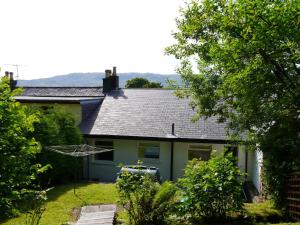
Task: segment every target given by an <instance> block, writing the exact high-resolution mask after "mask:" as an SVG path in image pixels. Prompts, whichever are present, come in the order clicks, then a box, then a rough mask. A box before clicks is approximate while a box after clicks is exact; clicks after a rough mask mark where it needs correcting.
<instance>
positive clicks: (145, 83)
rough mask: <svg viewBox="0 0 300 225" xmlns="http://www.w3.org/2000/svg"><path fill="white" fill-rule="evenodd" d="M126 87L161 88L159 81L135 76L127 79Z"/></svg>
mask: <svg viewBox="0 0 300 225" xmlns="http://www.w3.org/2000/svg"><path fill="white" fill-rule="evenodd" d="M125 87H126V88H162V87H163V86H162V85H161V83H158V82H150V81H149V80H148V79H146V78H143V77H135V78H132V79H131V80H128V81H127V82H126V84H125Z"/></svg>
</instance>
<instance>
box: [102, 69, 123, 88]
mask: <svg viewBox="0 0 300 225" xmlns="http://www.w3.org/2000/svg"><path fill="white" fill-rule="evenodd" d="M118 89H119V77H118V75H117V67H113V71H111V70H105V78H103V92H104V93H107V92H110V91H113V90H118Z"/></svg>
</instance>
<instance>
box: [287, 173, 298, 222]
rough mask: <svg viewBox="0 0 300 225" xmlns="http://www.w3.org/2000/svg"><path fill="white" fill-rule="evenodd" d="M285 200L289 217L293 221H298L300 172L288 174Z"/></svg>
mask: <svg viewBox="0 0 300 225" xmlns="http://www.w3.org/2000/svg"><path fill="white" fill-rule="evenodd" d="M287 200H288V209H289V212H290V215H291V216H292V218H293V219H295V220H300V172H294V173H291V174H289V177H288V181H287Z"/></svg>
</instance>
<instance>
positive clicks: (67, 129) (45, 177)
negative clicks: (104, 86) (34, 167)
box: [33, 106, 82, 185]
mask: <svg viewBox="0 0 300 225" xmlns="http://www.w3.org/2000/svg"><path fill="white" fill-rule="evenodd" d="M35 110H37V109H33V111H35ZM39 118H40V119H39V120H40V121H39V123H35V132H34V137H35V139H36V140H37V141H39V142H40V144H41V145H42V147H45V146H51V145H68V144H70V145H76V144H80V143H81V142H82V137H81V134H80V130H79V128H78V127H77V126H76V124H75V119H74V117H73V116H72V114H70V113H67V112H66V111H64V109H63V108H61V107H58V106H54V107H52V108H49V109H47V110H44V111H40V110H39ZM38 162H39V163H41V164H42V165H50V166H51V169H49V170H48V171H47V172H46V173H43V174H42V175H41V176H40V181H41V182H42V184H44V185H45V184H47V183H49V182H51V183H64V182H67V181H70V180H71V179H74V176H75V175H77V173H78V172H79V171H82V159H78V158H74V157H71V156H65V155H61V154H57V153H54V152H50V151H47V150H45V149H44V148H43V149H42V151H41V153H40V154H39V155H38Z"/></svg>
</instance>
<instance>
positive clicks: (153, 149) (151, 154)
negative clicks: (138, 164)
mask: <svg viewBox="0 0 300 225" xmlns="http://www.w3.org/2000/svg"><path fill="white" fill-rule="evenodd" d="M159 151H160V146H159V143H140V144H139V147H138V156H139V158H147V159H159Z"/></svg>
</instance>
